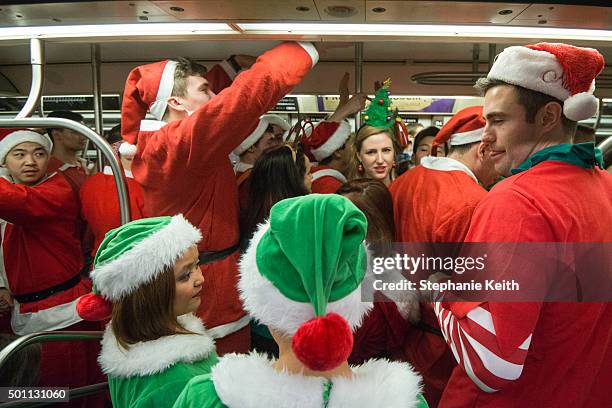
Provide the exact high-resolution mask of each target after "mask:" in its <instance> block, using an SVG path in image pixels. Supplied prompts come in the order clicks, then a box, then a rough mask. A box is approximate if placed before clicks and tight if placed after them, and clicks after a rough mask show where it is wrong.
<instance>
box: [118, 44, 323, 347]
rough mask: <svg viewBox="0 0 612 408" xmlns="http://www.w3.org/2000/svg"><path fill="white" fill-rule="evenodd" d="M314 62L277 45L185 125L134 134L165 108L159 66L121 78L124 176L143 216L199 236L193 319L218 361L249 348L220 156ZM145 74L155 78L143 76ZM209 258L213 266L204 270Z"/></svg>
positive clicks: (232, 209) (234, 227) (297, 47)
mask: <svg viewBox="0 0 612 408" xmlns="http://www.w3.org/2000/svg"><path fill="white" fill-rule="evenodd" d="M317 59H318V54H317V52H316V49H315V48H314V46H312V44H302V43H300V44H298V43H283V44H281V45H279V46H277V47H275V48H274V49H272V50H270V51H268V52H266V53H265V54H263V55H262V56H260V57H259V58H258V60H257V62H256V63H255V64H254V65H253V66H252V67H251V68H250V69H248V70H247V71H245V72H244V73H242V74H241V75H239V76H237V77H236V79H235V81H234V83H233V84H232V85H231V86H230V87H228V88H226V89H224V90H223V91H222V92H221V93H220V94H218V95H217V96H216V97H214V98H213V99H212V100H211V101H210V102H208V103H206V104H205V105H203V106H201V107H200V108H199V109H198V110H196V111H195V112H194V113H193V114H192V115H190V116H189V117H187V118H185V119H183V120H178V121H173V122H171V123H168V124H162V127H161V128H160V129H158V130H157V131H154V132H151V131H149V132H140V134H138V125H139V123H140V120H141V119H142V118H143V117H144V113H145V112H146V109H147V105H149V104H151V106H150V107H149V108H150V109H153V110H157V108H156V106H155V104H156V103H157V102H155V101H156V100H157V101H159V100H164V101H165V99H164V98H158V91H160V90H162V91H163V88H165V85H164V86H162V84H161V83H159V78H162V76H163V73H162V72H161V71H163V70H164V68H165V67H166V66H167V64H166V63H165V62H164V63H157V65H156V64H150V65H149V66H144V67H139V68H136V69H135V70H134V71H132V73H130V76H129V77H128V82H127V84H126V90H125V94H124V104H123V107H122V126H123V128H122V134H123V137H124V138H125V139H126V140H127V141H128V142H131V143H136V139H137V148H138V151H137V153H136V157H135V158H134V162H133V165H132V171H133V173H134V177H135V179H136V181H138V182H139V184H140V185H141V186H142V188H143V190H144V199H145V213H146V214H147V215H175V214H177V213H182V214H184V216H185V218H187V219H188V220H189V221H190V222H191V223H192V224H193V225H196V226H197V227H198V228H199V229H200V230H201V231H202V236H203V239H202V241H200V243H199V245H198V249H199V250H200V253H201V258H206V262H207V263H206V262H204V263H202V265H201V268H202V272H203V273H204V276H206V277H207V279H206V284H205V285H204V288H203V290H202V292H201V296H202V299H203V301H202V303H201V306H200V308H199V310H198V311H197V314H198V316H200V317H201V318H202V319H203V320H204V322H205V324H206V327H207V328H209V329H210V333H211V334H212V335H213V336H214V337H216V338H217V339H218V340H217V348H218V351H219V352H220V353H223V352H226V351H247V350H248V349H249V347H250V340H249V330H248V323H249V317H248V316H246V315H245V313H244V311H243V309H242V306H241V303H240V301H239V298H238V293H237V289H236V281H237V260H238V257H239V252H238V238H239V231H238V190H237V187H236V179H235V174H234V171H233V169H232V165H231V163H230V160H229V158H228V156H229V154H230V153H231V152H232V150H234V149H235V148H236V146H238V145H239V144H240V143H241V142H242V140H244V138H245V137H246V136H247V135H248V134H250V133H251V132H252V131H253V129H255V127H256V126H257V123H258V119H259V117H260V115H262V114H263V113H265V112H267V111H268V110H270V109H271V108H272V107H274V106H275V104H276V103H277V102H278V100H280V99H281V98H282V97H283V96H284V95H286V94H287V93H289V92H290V91H291V89H292V88H293V87H294V86H295V85H297V84H298V83H299V82H300V81H301V80H302V78H303V77H304V75H306V74H307V73H308V71H309V70H310V69H311V68H312V66H313V65H314V64H315V63H316V61H317ZM160 68H161V69H160ZM147 70H149V71H150V70H154V71H156V73H152V74H151V75H153V76H151V75H143V73H144V72H146V71H147ZM151 81H154V82H155V84H153V85H151ZM168 87H169V88H170V89H171V87H172V84H170V85H168ZM168 95H169V92H168ZM164 103H165V102H164ZM163 110H165V107H164V109H163ZM163 110H162V114H163ZM160 117H161V116H158V118H160ZM126 119H127V120H126ZM137 135H138V136H137ZM210 252H215V253H216V254H215V255H214V256H218V257H219V258H220V259H215V260H214V261H212V262H211V261H210V258H211V254H207V253H210ZM232 337H233V338H232ZM232 342H233V343H234V344H232Z"/></svg>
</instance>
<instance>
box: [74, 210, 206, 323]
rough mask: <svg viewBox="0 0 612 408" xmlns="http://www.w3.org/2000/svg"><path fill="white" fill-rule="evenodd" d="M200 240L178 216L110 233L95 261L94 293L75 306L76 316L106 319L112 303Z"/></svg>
mask: <svg viewBox="0 0 612 408" xmlns="http://www.w3.org/2000/svg"><path fill="white" fill-rule="evenodd" d="M200 239H202V235H201V234H200V231H199V230H198V229H197V228H196V227H194V226H193V225H191V224H190V223H189V222H188V221H187V220H185V218H183V216H182V215H180V214H179V215H175V216H174V217H168V216H165V217H156V218H142V219H139V220H136V221H132V222H129V223H127V224H125V225H122V226H121V227H119V228H116V229H114V230H111V231H109V232H108V233H107V234H106V236H105V237H104V240H103V241H102V243H101V244H100V247H99V248H98V252H97V253H96V257H95V259H94V269H93V271H92V272H91V279H92V281H93V284H94V286H93V292H92V293H90V294H88V295H85V296H82V297H81V298H80V299H79V301H78V303H77V312H78V314H79V316H81V317H82V318H83V319H85V320H104V319H106V318H108V317H109V316H110V314H111V311H112V306H111V304H112V302H116V301H119V300H121V299H123V298H125V297H126V296H127V295H129V294H130V293H132V292H134V291H135V290H136V289H138V288H139V287H141V286H143V285H146V284H147V283H150V282H151V281H153V280H154V279H155V278H156V277H157V276H159V275H161V274H162V273H163V272H164V271H166V270H167V268H170V267H172V266H173V265H174V263H175V262H176V260H177V259H178V258H180V257H181V256H182V255H183V254H184V253H185V252H186V251H187V250H188V249H189V248H191V247H192V246H193V245H195V244H197V243H198V242H199V241H200Z"/></svg>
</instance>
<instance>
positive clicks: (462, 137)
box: [431, 106, 486, 156]
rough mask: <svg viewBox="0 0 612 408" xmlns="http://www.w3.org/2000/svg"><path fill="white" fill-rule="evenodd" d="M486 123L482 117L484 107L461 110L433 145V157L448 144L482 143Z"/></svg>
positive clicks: (438, 135)
mask: <svg viewBox="0 0 612 408" xmlns="http://www.w3.org/2000/svg"><path fill="white" fill-rule="evenodd" d="M485 125H486V122H485V120H484V118H483V117H482V106H470V107H469V108H465V109H461V110H460V111H459V112H457V113H456V114H455V116H453V117H452V118H451V120H449V121H448V122H446V124H445V125H444V126H442V129H440V131H439V132H438V134H437V135H436V137H435V138H434V140H433V143H432V144H431V155H432V156H436V155H437V153H438V146H443V145H444V143H446V142H448V143H449V144H450V145H451V146H458V145H465V144H470V143H475V142H480V140H481V139H482V134H483V133H484V127H485Z"/></svg>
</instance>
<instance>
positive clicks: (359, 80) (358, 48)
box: [355, 42, 363, 131]
mask: <svg viewBox="0 0 612 408" xmlns="http://www.w3.org/2000/svg"><path fill="white" fill-rule="evenodd" d="M358 92H363V43H362V42H356V43H355V93H358ZM360 127H361V112H357V114H356V115H355V131H357V130H358V129H359V128H360Z"/></svg>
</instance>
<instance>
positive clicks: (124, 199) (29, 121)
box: [0, 118, 130, 225]
mask: <svg viewBox="0 0 612 408" xmlns="http://www.w3.org/2000/svg"><path fill="white" fill-rule="evenodd" d="M0 128H65V129H70V130H74V131H75V132H77V133H80V134H81V135H83V136H85V137H86V138H87V139H89V140H91V141H92V142H93V143H94V144H95V145H96V147H97V148H98V149H100V151H101V152H102V154H103V155H104V157H106V160H108V162H109V164H110V167H111V169H112V170H113V177H114V179H115V186H116V187H117V193H118V196H119V214H120V219H121V224H122V225H123V224H126V223H128V222H130V202H129V199H128V197H129V196H128V191H127V188H126V184H127V182H126V180H125V174H124V173H123V169H122V168H121V165H120V164H119V160H117V158H116V157H115V155H114V154H113V151H112V149H111V146H110V145H109V144H108V142H107V141H106V140H104V138H102V136H100V135H98V134H97V133H96V132H94V131H93V130H91V129H90V128H88V127H87V126H85V125H83V124H81V123H78V122H75V121H73V120H69V119H63V118H26V119H0Z"/></svg>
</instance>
